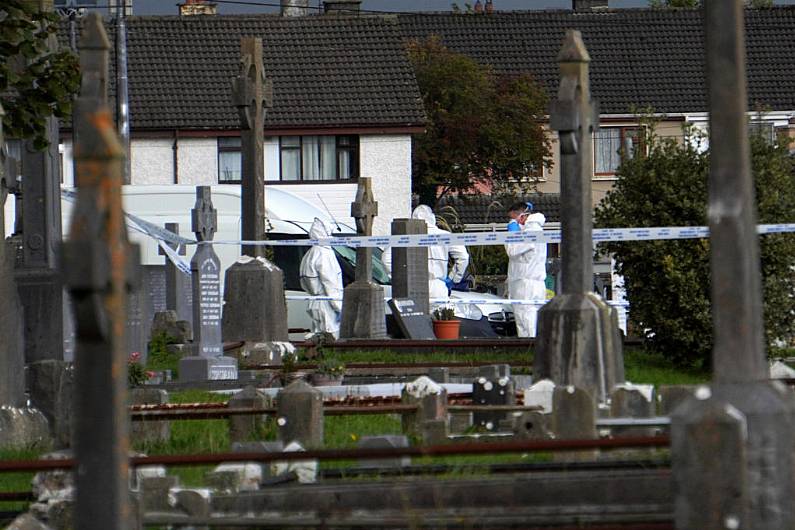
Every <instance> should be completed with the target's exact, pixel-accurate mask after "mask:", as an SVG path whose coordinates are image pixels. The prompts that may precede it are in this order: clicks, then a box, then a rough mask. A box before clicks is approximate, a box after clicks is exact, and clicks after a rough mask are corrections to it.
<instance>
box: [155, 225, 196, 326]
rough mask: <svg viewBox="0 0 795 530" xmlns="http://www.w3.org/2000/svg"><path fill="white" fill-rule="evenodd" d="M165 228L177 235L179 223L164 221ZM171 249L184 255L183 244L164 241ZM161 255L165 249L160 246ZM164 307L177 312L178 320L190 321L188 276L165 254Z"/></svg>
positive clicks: (191, 314)
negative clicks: (187, 294) (187, 293)
mask: <svg viewBox="0 0 795 530" xmlns="http://www.w3.org/2000/svg"><path fill="white" fill-rule="evenodd" d="M166 230H168V231H169V232H171V233H173V234H175V235H179V223H166ZM166 245H168V246H169V247H170V248H171V249H173V250H174V252H176V253H177V254H178V255H179V256H184V255H185V245H180V244H178V243H170V242H166ZM158 252H159V253H160V254H161V255H165V251H164V250H163V249H162V248H161V249H159V251H158ZM165 261H166V309H170V310H172V311H176V312H177V317H178V318H179V320H187V321H190V320H191V318H192V316H193V313H192V310H191V306H190V303H189V300H188V297H187V296H186V295H185V293H186V292H187V291H189V290H190V288H189V287H188V286H189V285H190V277H189V276H188V275H187V274H185V273H184V272H182V271H181V270H179V269H178V268H177V266H176V265H175V264H174V262H173V261H171V260H170V259H169V258H168V256H166V260H165Z"/></svg>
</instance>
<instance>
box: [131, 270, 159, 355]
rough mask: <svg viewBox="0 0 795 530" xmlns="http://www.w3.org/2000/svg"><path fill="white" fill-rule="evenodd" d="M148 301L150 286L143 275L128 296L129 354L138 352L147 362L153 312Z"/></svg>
mask: <svg viewBox="0 0 795 530" xmlns="http://www.w3.org/2000/svg"><path fill="white" fill-rule="evenodd" d="M147 302H148V286H147V284H146V276H145V275H143V274H142V275H141V276H140V279H139V281H138V284H137V286H136V288H135V289H134V290H133V291H132V292H130V294H129V296H128V297H127V329H126V332H125V336H126V337H127V354H128V355H132V354H133V353H135V352H137V353H138V354H139V355H140V358H141V362H142V363H143V364H146V358H147V356H146V354H147V343H148V341H149V329H150V322H151V316H150V315H151V314H152V313H151V312H150V310H149V307H147V306H148V305H149V304H148V303H147Z"/></svg>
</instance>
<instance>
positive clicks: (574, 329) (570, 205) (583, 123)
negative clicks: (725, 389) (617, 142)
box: [533, 30, 624, 402]
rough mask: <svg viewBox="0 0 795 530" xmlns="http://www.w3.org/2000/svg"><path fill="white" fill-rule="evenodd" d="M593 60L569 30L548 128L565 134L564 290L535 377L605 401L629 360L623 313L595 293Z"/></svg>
mask: <svg viewBox="0 0 795 530" xmlns="http://www.w3.org/2000/svg"><path fill="white" fill-rule="evenodd" d="M590 60H591V59H590V57H589V55H588V51H587V50H586V49H585V44H583V42H582V36H581V35H580V32H579V31H576V30H568V31H567V32H566V39H565V41H564V43H563V48H562V49H561V51H560V54H559V55H558V61H559V62H560V75H561V81H560V88H559V90H558V99H557V100H555V101H553V102H552V110H551V112H550V126H551V128H552V129H553V130H556V131H558V134H559V138H560V159H561V162H560V173H561V184H560V200H561V212H562V218H561V236H562V239H561V249H562V254H563V265H562V269H563V280H562V281H563V293H562V294H559V295H557V296H555V298H553V299H552V300H551V301H550V302H549V303H547V304H546V305H545V306H544V307H542V308H541V310H540V311H539V312H538V335H537V338H536V354H535V358H534V360H533V375H534V376H535V378H536V379H544V378H547V379H551V380H552V381H553V382H555V383H556V384H558V385H574V386H576V387H578V388H582V389H584V390H586V391H587V392H588V393H589V394H591V395H592V396H594V397H595V398H596V399H597V400H598V401H601V402H606V401H607V400H608V398H609V396H610V391H611V390H612V388H613V386H615V385H616V384H618V383H623V382H624V360H623V354H622V351H621V348H622V342H621V333H620V331H619V329H618V319H617V318H618V317H617V315H616V313H615V312H614V311H613V310H612V309H611V308H610V306H608V305H607V304H606V303H605V302H604V300H602V299H601V298H600V297H599V296H597V295H596V294H594V293H593V292H591V287H592V285H593V240H592V237H591V233H592V229H593V220H592V206H591V179H592V178H593V145H592V141H591V134H592V132H593V131H594V130H595V129H596V128H598V112H597V111H596V110H595V107H594V105H593V102H592V101H591V99H590V98H591V94H590V86H589V83H590V81H589V77H588V75H589V74H588V63H589V62H590Z"/></svg>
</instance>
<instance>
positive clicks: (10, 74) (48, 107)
mask: <svg viewBox="0 0 795 530" xmlns="http://www.w3.org/2000/svg"><path fill="white" fill-rule="evenodd" d="M57 20H58V18H57V16H56V15H55V14H53V13H45V12H41V11H38V10H37V9H36V8H35V7H33V6H32V5H31V3H30V2H22V1H20V0H3V2H2V4H1V5H0V102H2V104H3V108H4V110H5V113H6V115H5V117H4V119H3V127H4V130H5V133H6V136H8V137H13V138H34V139H35V144H36V146H37V147H39V148H42V147H44V146H46V145H47V140H46V138H45V135H44V120H45V118H46V117H47V116H50V115H54V116H56V117H59V118H62V117H65V116H68V115H69V114H70V113H71V108H72V98H73V97H74V94H75V93H77V89H78V86H79V80H80V73H79V69H78V63H77V59H76V57H75V56H74V54H73V53H71V52H70V51H52V50H50V49H49V48H48V44H49V42H50V41H51V40H52V38H53V36H54V33H55V30H56V26H55V24H56V21H57Z"/></svg>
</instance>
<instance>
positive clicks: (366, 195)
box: [351, 177, 378, 281]
mask: <svg viewBox="0 0 795 530" xmlns="http://www.w3.org/2000/svg"><path fill="white" fill-rule="evenodd" d="M377 215H378V203H377V202H376V201H375V200H374V199H373V185H372V181H371V180H370V179H369V178H367V177H362V178H360V179H359V186H358V187H357V188H356V199H355V200H354V201H353V202H352V203H351V217H353V218H354V219H355V220H356V233H357V234H359V235H360V236H371V235H373V220H374V219H375V217H376V216H377ZM372 256H373V249H372V248H369V247H361V248H357V249H356V280H365V281H370V280H371V279H372V276H373V261H372Z"/></svg>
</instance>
